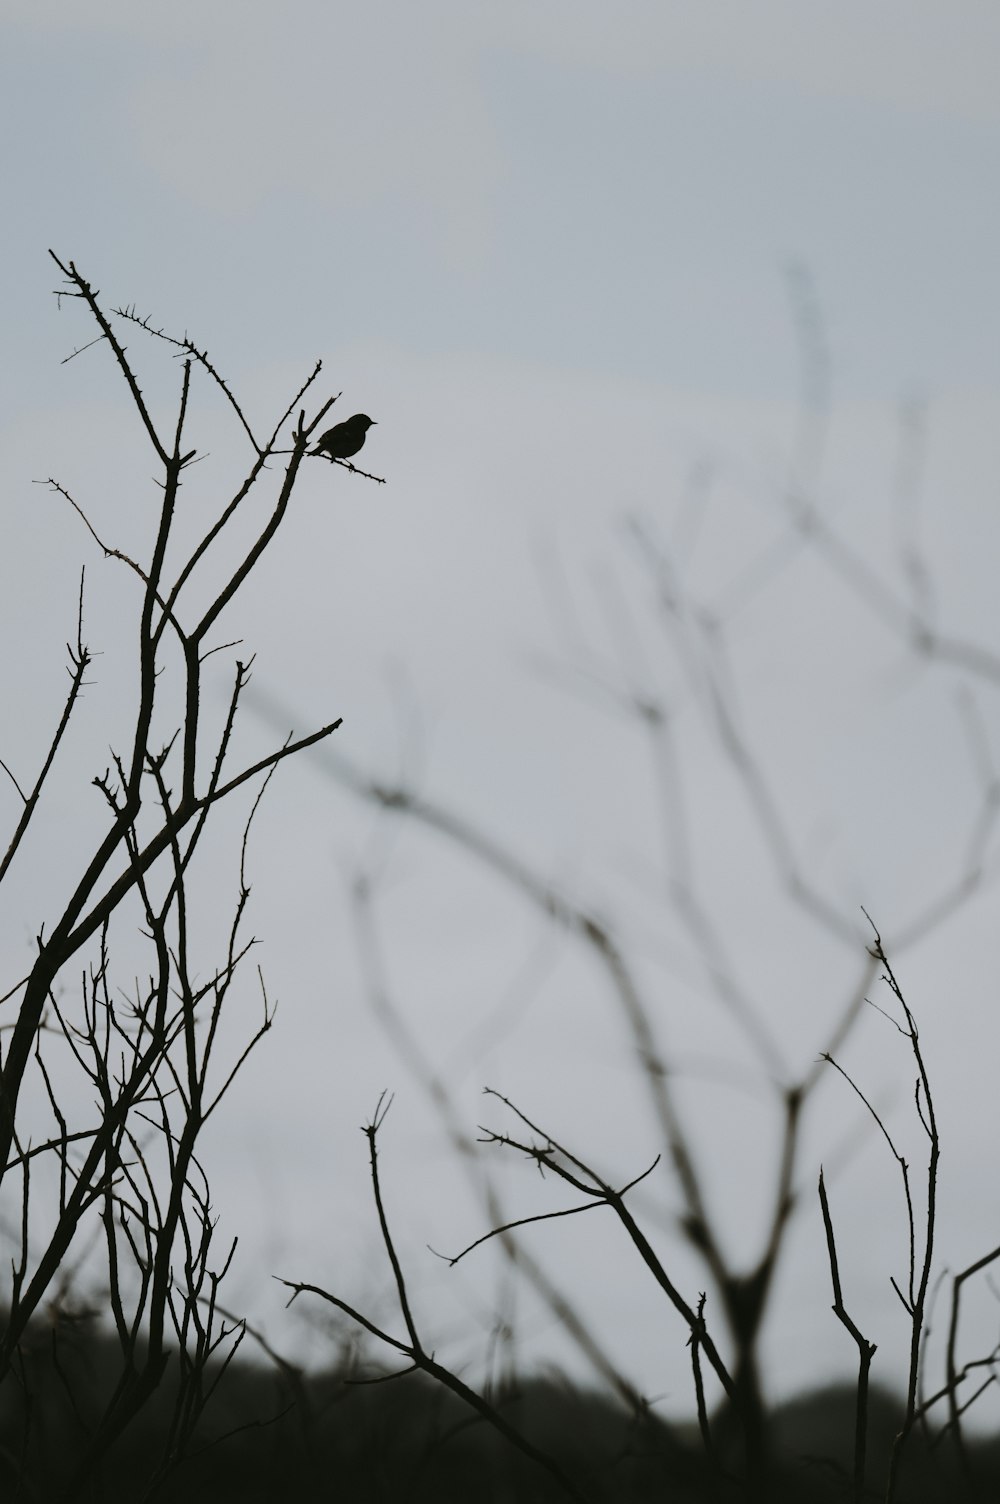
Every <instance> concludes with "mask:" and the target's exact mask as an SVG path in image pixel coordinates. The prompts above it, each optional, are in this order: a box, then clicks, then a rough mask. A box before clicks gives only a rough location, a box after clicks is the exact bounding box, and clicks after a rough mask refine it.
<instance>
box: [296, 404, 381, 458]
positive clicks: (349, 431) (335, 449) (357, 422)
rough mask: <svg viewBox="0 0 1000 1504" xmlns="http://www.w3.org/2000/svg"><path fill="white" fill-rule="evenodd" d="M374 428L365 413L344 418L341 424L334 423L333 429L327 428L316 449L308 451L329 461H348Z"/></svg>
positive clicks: (371, 420) (373, 424) (372, 419)
mask: <svg viewBox="0 0 1000 1504" xmlns="http://www.w3.org/2000/svg"><path fill="white" fill-rule="evenodd" d="M374 427H375V420H374V418H369V416H368V414H367V413H355V414H354V417H353V418H345V419H344V421H343V423H336V424H335V425H334V426H333V428H328V429H327V431H326V433H325V434H323V435H321V437H320V441H319V443H318V444H317V445H316V448H315V449H310V451H309V453H310V454H324V455H326V456H327V458H328V459H331V460H349V459H350V457H351V455H352V454H357V452H358V450H359V449H360V448H361V446H362V444H363V443H364V442H365V435H366V434H367V432H368V430H369V428H374Z"/></svg>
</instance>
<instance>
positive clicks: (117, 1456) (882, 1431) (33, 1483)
mask: <svg viewBox="0 0 1000 1504" xmlns="http://www.w3.org/2000/svg"><path fill="white" fill-rule="evenodd" d="M23 1354H24V1362H23V1367H22V1369H21V1371H20V1372H19V1373H18V1374H16V1375H15V1374H11V1375H9V1376H8V1378H7V1381H6V1383H5V1384H4V1385H3V1386H2V1388H0V1498H2V1499H3V1500H4V1501H6V1500H11V1501H13V1500H15V1499H17V1500H25V1501H36V1500H38V1501H49V1500H57V1499H60V1498H62V1497H65V1496H66V1491H67V1489H70V1490H71V1491H72V1494H73V1495H74V1496H75V1497H78V1498H80V1499H83V1500H87V1501H91V1500H92V1501H95V1504H97V1501H107V1504H119V1501H121V1504H125V1501H129V1504H133V1501H138V1500H145V1499H150V1500H154V1499H155V1500H160V1501H167V1500H181V1499H183V1500H190V1501H192V1504H196V1501H205V1504H208V1501H212V1504H225V1501H229V1500H240V1501H258V1500H259V1501H264V1500H267V1501H271V1500H275V1501H277V1500H288V1501H289V1504H312V1501H317V1504H318V1501H321V1500H322V1501H326V1500H331V1501H332V1500H338V1501H339V1500H351V1501H358V1504H382V1501H386V1504H388V1501H393V1504H397V1501H403V1500H411V1501H414V1504H417V1501H424V1500H427V1501H434V1504H465V1501H477V1504H507V1501H514V1500H517V1501H524V1504H530V1501H539V1504H541V1501H547V1500H549V1499H552V1500H556V1499H559V1500H564V1499H565V1498H566V1497H567V1493H566V1491H565V1490H564V1489H563V1488H560V1486H559V1485H558V1484H557V1483H556V1482H554V1481H553V1480H551V1479H550V1478H548V1477H546V1476H545V1475H544V1473H542V1472H541V1471H540V1470H539V1469H538V1468H537V1467H536V1466H535V1465H534V1464H533V1463H531V1462H530V1461H529V1460H528V1459H526V1458H524V1457H522V1456H520V1455H519V1454H518V1453H517V1452H516V1451H514V1450H513V1449H512V1448H511V1447H510V1446H508V1445H507V1443H506V1442H505V1441H504V1440H503V1438H501V1437H499V1436H498V1435H497V1434H496V1433H495V1432H494V1431H493V1430H492V1428H491V1427H489V1426H488V1425H486V1424H484V1423H483V1422H481V1421H479V1420H478V1418H476V1417H474V1416H470V1414H469V1412H468V1410H467V1409H466V1408H465V1407H464V1406H463V1405H462V1404H461V1402H460V1401H459V1400H457V1399H456V1398H455V1397H454V1396H453V1395H451V1394H449V1393H448V1392H447V1391H446V1390H444V1389H442V1388H441V1387H440V1386H439V1385H436V1384H434V1383H432V1382H431V1381H429V1380H427V1379H425V1378H424V1377H423V1376H422V1375H420V1374H412V1373H411V1374H408V1375H405V1376H402V1377H399V1378H396V1379H392V1380H387V1381H385V1382H374V1383H373V1382H357V1378H356V1377H355V1376H352V1373H351V1370H350V1368H349V1367H347V1366H346V1365H345V1366H343V1367H340V1368H334V1369H330V1370H328V1371H327V1372H324V1373H318V1374H314V1375H311V1376H309V1377H306V1376H304V1375H302V1374H301V1373H299V1372H298V1371H297V1370H295V1369H292V1368H289V1367H274V1366H270V1367H263V1366H258V1365H255V1364H252V1363H250V1362H248V1361H245V1360H241V1359H237V1360H235V1361H234V1362H233V1363H232V1364H230V1365H229V1367H228V1369H227V1370H226V1372H225V1374H224V1376H223V1377H222V1379H221V1382H220V1383H219V1386H218V1388H217V1390H216V1391H215V1393H214V1394H213V1396H212V1398H211V1400H210V1401H209V1403H208V1404H207V1406H206V1408H205V1411H204V1414H203V1417H202V1420H201V1422H200V1424H199V1426H198V1428H197V1430H196V1432H195V1433H194V1436H193V1437H192V1439H191V1441H190V1444H189V1446H188V1447H187V1448H186V1455H184V1456H183V1457H177V1456H171V1450H172V1446H173V1419H174V1400H175V1389H176V1374H175V1373H172V1371H171V1370H170V1369H168V1373H167V1375H166V1376H165V1380H164V1383H163V1384H162V1385H161V1387H160V1389H159V1391H158V1393H157V1395H156V1396H155V1397H154V1399H153V1400H152V1401H151V1403H150V1404H149V1405H148V1406H147V1407H146V1409H145V1410H144V1412H143V1414H142V1415H141V1416H140V1417H139V1418H138V1419H137V1420H136V1422H135V1424H134V1425H133V1426H132V1427H130V1428H129V1430H128V1432H127V1433H126V1435H125V1436H124V1437H122V1438H121V1439H120V1440H119V1441H118V1443H117V1444H116V1445H115V1446H114V1448H113V1449H112V1450H111V1451H110V1452H109V1453H108V1455H107V1456H106V1457H105V1458H104V1459H103V1461H102V1464H101V1466H100V1468H99V1470H98V1472H97V1473H96V1474H95V1475H94V1476H93V1477H91V1478H90V1479H89V1480H88V1481H87V1482H86V1484H85V1485H84V1486H83V1488H82V1491H80V1492H77V1491H76V1490H75V1488H74V1487H73V1483H72V1480H73V1477H74V1474H75V1473H76V1470H77V1468H78V1466H79V1463H80V1461H81V1459H82V1458H83V1457H84V1456H85V1455H86V1454H87V1451H88V1447H89V1443H90V1441H91V1439H92V1436H93V1432H94V1430H95V1429H96V1427H97V1425H98V1423H99V1419H100V1417H101V1416H102V1415H103V1413H104V1411H105V1409H106V1406H107V1403H108V1399H109V1395H110V1391H111V1389H112V1388H113V1387H114V1383H115V1381H116V1378H117V1367H118V1354H117V1350H116V1345H115V1344H114V1342H113V1340H112V1339H111V1338H109V1337H107V1336H105V1335H104V1334H102V1333H101V1332H100V1330H99V1328H98V1327H97V1326H96V1324H90V1323H88V1322H86V1321H82V1322H78V1323H74V1324H70V1325H61V1326H60V1327H58V1328H51V1327H50V1328H42V1327H39V1328H37V1329H36V1330H34V1331H33V1332H32V1333H31V1335H30V1339H29V1340H28V1341H26V1342H25V1343H24V1344H23ZM365 1372H366V1376H367V1377H369V1378H370V1376H371V1373H372V1370H371V1369H370V1368H369V1369H367V1370H366V1371H365ZM356 1374H357V1370H356V1369H355V1375H356ZM217 1377H218V1373H217V1372H215V1373H212V1372H210V1373H206V1375H205V1384H206V1388H211V1386H212V1384H213V1383H214V1380H215V1378H217ZM496 1401H497V1405H498V1408H499V1409H500V1410H501V1412H502V1413H503V1414H504V1416H505V1417H506V1418H507V1419H508V1420H509V1421H510V1422H511V1423H512V1424H513V1425H515V1426H516V1427H517V1429H518V1430H519V1431H521V1432H522V1433H523V1434H525V1435H526V1436H527V1437H528V1438H529V1439H530V1440H531V1441H533V1442H534V1443H535V1444H536V1445H537V1446H539V1447H541V1448H542V1449H544V1450H545V1451H546V1452H547V1453H548V1454H549V1455H550V1456H551V1457H553V1458H554V1459H556V1460H557V1461H558V1462H559V1464H560V1465H561V1466H562V1468H563V1469H564V1471H565V1472H566V1474H567V1475H568V1478H569V1480H571V1482H572V1483H573V1484H574V1485H575V1486H576V1488H577V1489H578V1490H579V1495H580V1496H581V1497H583V1498H585V1499H588V1500H592V1501H593V1504H610V1501H615V1504H619V1501H620V1504H640V1501H642V1504H645V1501H647V1500H650V1501H652V1500H663V1501H677V1504H701V1501H703V1500H704V1501H720V1504H723V1501H729V1500H733V1501H737V1500H743V1499H745V1498H746V1497H747V1493H746V1490H745V1487H744V1486H743V1485H740V1484H738V1483H736V1482H735V1481H732V1480H729V1479H727V1476H726V1469H725V1465H724V1462H723V1461H721V1460H720V1461H719V1462H718V1464H717V1465H716V1464H713V1463H712V1461H711V1459H706V1456H705V1452H704V1448H703V1447H702V1445H701V1439H700V1437H699V1435H698V1431H697V1427H696V1426H695V1425H694V1423H693V1422H692V1424H691V1426H690V1427H671V1426H668V1425H666V1424H664V1423H663V1422H662V1421H660V1420H658V1419H657V1418H656V1416H655V1414H652V1413H650V1414H647V1415H646V1416H645V1417H644V1418H642V1419H640V1420H637V1419H635V1418H634V1417H632V1416H629V1415H627V1414H626V1413H625V1411H624V1410H623V1409H620V1408H618V1407H616V1406H615V1405H613V1404H612V1403H611V1402H610V1401H609V1400H607V1399H604V1398H601V1397H598V1396H596V1395H594V1394H592V1393H587V1392H584V1391H581V1390H577V1389H574V1388H573V1387H571V1386H570V1385H569V1384H568V1383H567V1382H564V1381H561V1380H559V1379H556V1378H549V1379H534V1380H530V1381H526V1382H523V1383H520V1384H518V1385H516V1386H512V1387H510V1388H508V1390H507V1392H506V1393H501V1394H498V1395H497V1396H496ZM854 1403H855V1395H854V1390H853V1388H850V1387H848V1388H830V1389H827V1390H822V1391H819V1392H816V1393H814V1394H811V1395H809V1396H807V1397H806V1398H804V1399H802V1400H800V1401H797V1402H795V1403H794V1404H790V1405H786V1406H784V1407H782V1408H781V1409H779V1410H778V1411H777V1412H776V1413H775V1414H774V1416H773V1426H772V1465H771V1467H770V1469H769V1476H768V1479H767V1482H766V1485H765V1492H764V1493H762V1494H760V1495H758V1497H761V1498H765V1499H767V1500H768V1501H771V1500H773V1501H775V1504H784V1501H788V1504H793V1501H794V1504H800V1501H801V1504H811V1501H816V1504H825V1501H827V1500H830V1501H833V1500H838V1499H844V1498H848V1497H850V1490H851V1465H852V1438H853V1424H854ZM902 1414H903V1404H902V1401H901V1400H900V1399H898V1398H897V1397H894V1396H891V1395H889V1394H888V1393H886V1392H885V1391H881V1390H876V1391H873V1392H872V1393H871V1395H870V1415H869V1457H870V1458H871V1459H872V1480H871V1481H872V1485H873V1486H872V1489H871V1495H870V1496H871V1497H872V1498H878V1497H880V1496H881V1494H882V1488H881V1487H880V1481H881V1474H882V1472H883V1471H884V1459H885V1457H886V1455H887V1454H888V1452H889V1449H890V1447H891V1441H892V1436H893V1434H894V1431H895V1430H896V1428H897V1427H898V1425H899V1423H900V1419H901V1416H902ZM724 1444H725V1443H724V1438H723V1437H720V1447H724ZM967 1449H968V1454H969V1461H970V1463H971V1471H972V1477H973V1479H974V1481H973V1482H972V1483H971V1484H970V1483H967V1482H962V1481H961V1480H960V1477H959V1475H958V1473H957V1471H956V1469H955V1464H954V1458H953V1457H952V1455H951V1453H950V1448H949V1446H948V1440H947V1437H945V1438H944V1439H943V1440H942V1441H941V1442H940V1444H939V1445H938V1446H937V1447H934V1448H932V1449H928V1447H927V1445H926V1442H925V1439H924V1438H923V1437H922V1436H920V1435H919V1434H917V1435H916V1436H915V1437H914V1438H913V1442H912V1445H911V1446H910V1447H909V1448H908V1450H907V1453H906V1462H905V1466H904V1468H903V1469H902V1474H901V1478H900V1485H899V1490H898V1497H899V1499H900V1500H901V1501H912V1504H931V1501H935V1504H937V1501H941V1504H945V1501H953V1500H955V1501H964V1500H973V1499H974V1500H982V1501H987V1500H989V1501H995V1500H997V1499H1000V1441H997V1440H991V1441H989V1442H982V1441H976V1440H975V1439H973V1438H968V1439H967Z"/></svg>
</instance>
